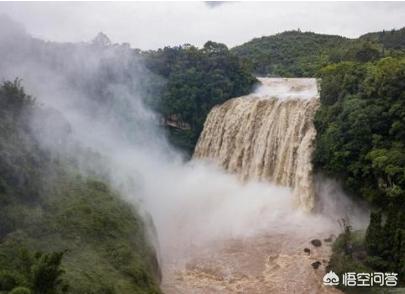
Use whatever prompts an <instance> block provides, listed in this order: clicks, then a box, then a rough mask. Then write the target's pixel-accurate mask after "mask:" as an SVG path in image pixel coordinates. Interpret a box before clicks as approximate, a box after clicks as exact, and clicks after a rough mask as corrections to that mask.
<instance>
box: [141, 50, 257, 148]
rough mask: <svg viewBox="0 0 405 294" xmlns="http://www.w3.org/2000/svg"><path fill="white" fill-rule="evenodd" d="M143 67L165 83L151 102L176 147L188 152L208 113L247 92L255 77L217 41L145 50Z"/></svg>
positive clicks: (192, 146)
mask: <svg viewBox="0 0 405 294" xmlns="http://www.w3.org/2000/svg"><path fill="white" fill-rule="evenodd" d="M144 56H145V57H146V61H145V63H146V66H147V67H148V68H149V69H150V70H151V71H152V72H153V73H156V74H157V75H159V76H160V77H162V78H163V79H164V80H165V81H166V83H165V85H164V87H162V90H161V94H160V95H159V96H158V97H154V99H152V101H150V103H151V105H152V106H153V107H154V109H155V110H157V112H158V113H160V114H161V115H162V116H163V118H164V120H165V121H166V122H171V123H172V124H171V127H170V128H169V130H170V136H169V138H170V139H172V142H174V144H175V145H176V146H179V147H182V148H183V149H185V150H188V151H191V152H192V150H193V149H194V145H195V143H196V142H197V139H198V137H199V135H200V132H201V131H202V128H203V124H204V121H205V118H206V116H207V114H208V112H209V111H210V110H211V108H212V107H213V106H214V105H216V104H220V103H223V102H224V101H226V100H227V99H229V98H231V97H237V96H241V95H245V94H247V93H249V92H250V91H251V89H252V86H253V85H254V84H255V82H256V79H255V78H254V77H253V76H252V75H251V74H250V72H249V71H248V70H247V68H246V67H245V66H244V65H243V64H242V63H241V61H240V60H239V58H238V57H236V56H235V55H233V54H232V53H231V52H230V51H229V50H228V48H227V47H226V46H225V45H223V44H219V43H214V42H207V43H206V44H205V45H204V47H203V48H201V49H198V48H196V47H194V46H191V45H184V46H179V47H173V48H170V47H166V48H164V49H160V50H157V51H150V52H146V53H144Z"/></svg>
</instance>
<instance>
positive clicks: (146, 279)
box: [0, 81, 160, 294]
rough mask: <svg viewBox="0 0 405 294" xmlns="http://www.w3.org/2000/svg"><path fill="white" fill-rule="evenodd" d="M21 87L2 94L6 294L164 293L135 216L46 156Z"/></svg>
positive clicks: (1, 242) (72, 168)
mask: <svg viewBox="0 0 405 294" xmlns="http://www.w3.org/2000/svg"><path fill="white" fill-rule="evenodd" d="M38 110H40V109H39V106H37V105H36V104H35V101H34V99H32V98H31V97H30V96H27V95H26V94H25V93H24V90H23V88H22V87H21V86H20V84H19V81H15V82H5V83H4V84H3V85H2V86H1V87H0V293H13V294H29V293H31V294H54V293H75V294H78V293H79V294H80V293H86V294H87V293H97V294H98V293H120V294H121V293H160V291H159V288H158V279H159V268H158V265H157V260H156V257H155V254H154V251H153V249H152V247H151V246H150V244H149V242H148V240H147V238H146V232H145V225H144V223H143V221H142V220H141V218H140V216H139V215H138V214H137V212H136V211H135V209H132V208H131V206H130V205H128V204H126V203H125V202H123V200H121V199H120V198H119V195H117V193H116V192H115V191H113V190H112V189H111V188H110V187H109V186H108V185H107V184H105V182H103V180H102V178H100V177H99V176H96V175H83V174H81V173H79V169H78V168H77V167H76V165H75V164H74V161H66V160H64V159H61V158H59V157H58V156H53V155H52V154H51V153H49V151H48V150H46V151H45V150H44V149H43V148H42V147H41V145H40V144H38V141H37V139H36V136H34V135H33V133H32V128H33V126H32V125H31V122H30V119H29V118H30V114H31V113H32V112H33V111H38Z"/></svg>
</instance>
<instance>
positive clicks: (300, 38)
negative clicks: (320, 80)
mask: <svg viewBox="0 0 405 294" xmlns="http://www.w3.org/2000/svg"><path fill="white" fill-rule="evenodd" d="M403 36H404V29H401V30H392V31H384V32H377V33H370V34H366V35H364V36H361V37H360V38H357V39H348V38H345V37H341V36H335V35H324V34H316V33H312V32H301V31H287V32H283V33H280V34H276V35H273V36H267V37H261V38H256V39H253V40H251V41H249V42H247V43H245V44H242V45H240V46H236V47H234V48H232V49H231V51H232V52H233V53H234V54H236V55H237V56H239V57H240V58H241V59H242V60H243V61H244V62H246V63H247V64H250V68H251V71H252V72H254V73H255V74H257V75H262V76H284V77H314V76H316V75H317V73H318V71H319V70H320V69H321V68H322V67H323V66H326V65H328V64H331V63H336V62H340V61H360V62H367V61H371V60H375V59H378V58H380V57H382V56H387V55H395V54H400V53H401V51H402V50H403V49H404V37H403Z"/></svg>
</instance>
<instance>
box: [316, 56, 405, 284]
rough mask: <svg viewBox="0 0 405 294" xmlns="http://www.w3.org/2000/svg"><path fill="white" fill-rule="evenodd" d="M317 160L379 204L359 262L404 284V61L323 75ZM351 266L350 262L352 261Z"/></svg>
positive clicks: (343, 66) (342, 67)
mask: <svg viewBox="0 0 405 294" xmlns="http://www.w3.org/2000/svg"><path fill="white" fill-rule="evenodd" d="M320 77H321V78H322V83H321V107H320V110H319V111H318V113H317V115H316V118H315V125H316V128H317V131H318V135H317V142H316V145H317V147H316V151H315V155H314V163H315V165H316V167H317V169H318V170H321V171H323V172H324V173H326V174H328V175H330V176H333V177H336V178H339V179H340V180H341V182H342V184H343V185H344V187H345V189H346V190H347V191H348V192H349V193H350V194H351V195H354V196H358V197H360V198H362V199H365V200H367V201H368V202H369V203H370V204H371V205H372V207H373V212H372V214H371V220H370V225H369V227H368V229H367V232H366V234H365V237H364V239H363V240H362V243H361V246H362V247H363V249H364V250H365V252H366V256H364V258H363V259H361V260H360V259H356V258H354V257H353V255H352V253H351V252H346V255H345V259H348V260H350V262H354V261H355V262H360V263H361V264H362V265H363V266H366V267H369V268H371V269H373V270H378V271H383V272H386V271H390V272H397V273H399V275H400V278H401V279H402V281H404V279H405V213H404V211H405V58H404V57H401V56H398V57H385V58H382V59H379V60H377V61H372V62H366V63H360V62H340V63H337V64H332V65H328V66H327V67H325V68H324V69H322V70H321V71H320ZM350 262H349V261H348V262H347V264H351V263H350Z"/></svg>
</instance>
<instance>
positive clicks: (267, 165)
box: [194, 78, 319, 211]
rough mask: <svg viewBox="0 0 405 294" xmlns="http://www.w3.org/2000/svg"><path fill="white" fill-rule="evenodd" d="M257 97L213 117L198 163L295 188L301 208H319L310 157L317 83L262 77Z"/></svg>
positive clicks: (199, 147)
mask: <svg viewBox="0 0 405 294" xmlns="http://www.w3.org/2000/svg"><path fill="white" fill-rule="evenodd" d="M259 80H260V82H261V86H260V87H259V88H258V89H257V90H256V91H255V92H254V93H252V94H250V95H247V96H243V97H238V98H233V99H230V100H228V101H226V102H225V103H223V104H222V105H217V106H215V107H214V108H213V109H212V110H211V112H210V113H209V115H208V117H207V119H206V121H205V124H204V129H203V131H202V133H201V136H200V138H199V140H198V143H197V146H196V148H195V152H194V158H196V159H203V158H207V159H210V160H213V161H214V162H216V163H218V164H220V165H221V166H222V167H223V168H224V169H225V170H227V171H229V172H231V173H235V174H237V175H238V176H239V177H240V179H241V180H242V181H247V180H259V181H269V182H272V183H274V184H277V185H282V186H288V187H291V188H292V189H293V193H294V195H295V199H296V203H297V206H299V207H300V208H302V209H303V210H305V211H310V210H312V209H313V207H314V203H315V189H314V183H313V174H312V169H313V168H312V163H311V157H312V152H313V149H314V139H315V136H316V130H315V127H314V125H313V117H314V114H315V112H316V110H317V108H318V106H319V94H318V89H317V88H318V87H317V81H316V79H286V78H261V79H259Z"/></svg>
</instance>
